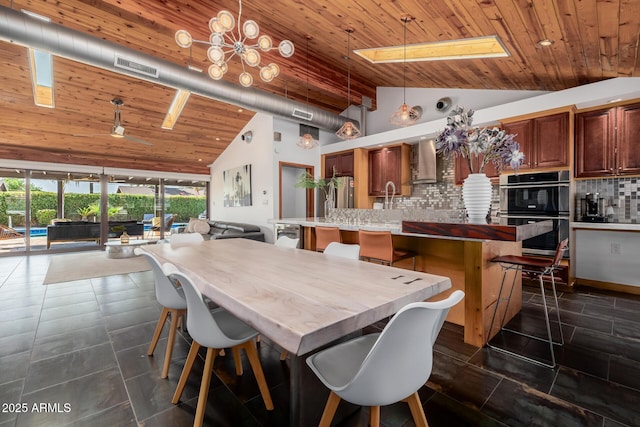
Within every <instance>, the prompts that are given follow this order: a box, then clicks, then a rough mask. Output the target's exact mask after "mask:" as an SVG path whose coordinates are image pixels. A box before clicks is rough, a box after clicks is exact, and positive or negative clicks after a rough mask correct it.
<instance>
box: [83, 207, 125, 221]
mask: <svg viewBox="0 0 640 427" xmlns="http://www.w3.org/2000/svg"><path fill="white" fill-rule="evenodd" d="M87 208H89V209H91V213H90V214H89V215H91V214H94V215H96V216H99V215H100V205H99V204H97V203H96V204H93V205H89V206H88V207H87ZM121 210H122V206H112V207H110V208H107V216H108V217H109V218H110V217H112V216H114V215H116V214H117V213H118V212H120V211H121Z"/></svg>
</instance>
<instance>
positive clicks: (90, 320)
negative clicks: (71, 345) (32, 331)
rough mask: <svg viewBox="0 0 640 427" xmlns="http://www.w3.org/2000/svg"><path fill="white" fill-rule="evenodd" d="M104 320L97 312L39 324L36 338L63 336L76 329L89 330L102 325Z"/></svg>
mask: <svg viewBox="0 0 640 427" xmlns="http://www.w3.org/2000/svg"><path fill="white" fill-rule="evenodd" d="M103 322H104V318H103V317H102V313H100V312H99V311H92V312H89V313H82V314H76V315H74V316H68V317H63V318H60V319H54V320H47V321H43V322H40V324H39V325H38V331H37V332H36V336H37V338H44V337H47V336H51V335H58V334H64V333H66V332H70V331H76V330H78V329H85V328H90V327H93V326H100V325H103Z"/></svg>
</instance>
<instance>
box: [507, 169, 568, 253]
mask: <svg viewBox="0 0 640 427" xmlns="http://www.w3.org/2000/svg"><path fill="white" fill-rule="evenodd" d="M569 188H570V186H569V171H568V170H563V171H553V172H539V173H527V174H518V175H502V176H501V177H500V215H501V222H503V223H506V224H508V225H522V224H528V223H532V222H537V221H544V220H548V219H550V220H552V221H553V230H552V231H550V232H548V233H545V234H542V235H540V236H536V237H533V238H531V239H527V240H524V241H523V242H522V252H523V253H525V254H530V255H553V254H554V253H555V251H556V247H557V246H558V243H559V242H560V241H562V240H563V239H565V238H567V237H569ZM565 255H566V256H568V251H566V252H565Z"/></svg>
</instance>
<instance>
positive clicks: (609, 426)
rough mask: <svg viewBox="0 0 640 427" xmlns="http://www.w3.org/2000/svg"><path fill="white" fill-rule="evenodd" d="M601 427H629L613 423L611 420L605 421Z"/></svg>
mask: <svg viewBox="0 0 640 427" xmlns="http://www.w3.org/2000/svg"><path fill="white" fill-rule="evenodd" d="M603 427H630V426H627V425H625V424H620V423H618V422H616V421H613V420H610V419H605V420H604V424H603Z"/></svg>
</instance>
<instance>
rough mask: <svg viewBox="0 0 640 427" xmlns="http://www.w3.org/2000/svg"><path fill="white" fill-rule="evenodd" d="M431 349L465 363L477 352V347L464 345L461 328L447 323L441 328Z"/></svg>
mask: <svg viewBox="0 0 640 427" xmlns="http://www.w3.org/2000/svg"><path fill="white" fill-rule="evenodd" d="M433 348H434V350H436V351H439V352H441V353H444V354H447V355H449V356H451V357H455V358H456V359H459V360H462V361H465V362H466V361H468V360H469V359H470V358H471V357H472V356H473V355H474V354H476V353H477V352H478V347H476V346H473V345H470V344H465V342H464V329H463V327H462V326H460V325H454V324H452V323H449V322H445V323H444V325H443V326H442V329H441V330H440V333H439V334H438V338H437V339H436V342H435V344H434V346H433Z"/></svg>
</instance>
